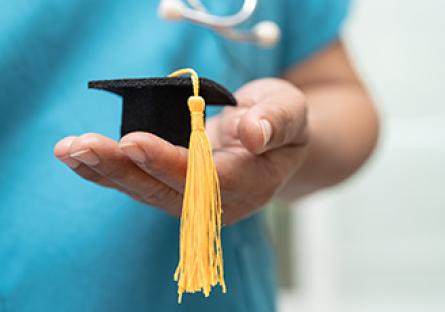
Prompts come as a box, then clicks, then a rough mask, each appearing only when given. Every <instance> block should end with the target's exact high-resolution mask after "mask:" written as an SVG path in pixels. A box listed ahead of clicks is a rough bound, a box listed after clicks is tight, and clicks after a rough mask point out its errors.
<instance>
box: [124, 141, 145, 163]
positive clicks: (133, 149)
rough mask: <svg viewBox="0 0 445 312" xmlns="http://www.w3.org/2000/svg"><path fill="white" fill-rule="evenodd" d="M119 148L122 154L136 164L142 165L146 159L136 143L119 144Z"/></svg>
mask: <svg viewBox="0 0 445 312" xmlns="http://www.w3.org/2000/svg"><path fill="white" fill-rule="evenodd" d="M119 147H120V148H121V149H122V150H123V151H124V153H125V154H126V155H127V156H128V157H130V158H131V160H133V161H134V162H136V163H144V162H145V160H146V159H147V156H146V155H145V152H144V151H143V150H142V148H140V147H139V145H137V144H136V143H133V142H129V143H121V144H120V145H119Z"/></svg>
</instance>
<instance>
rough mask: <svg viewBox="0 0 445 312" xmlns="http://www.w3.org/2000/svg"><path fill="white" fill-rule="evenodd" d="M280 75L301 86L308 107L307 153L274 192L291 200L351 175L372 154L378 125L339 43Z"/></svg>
mask: <svg viewBox="0 0 445 312" xmlns="http://www.w3.org/2000/svg"><path fill="white" fill-rule="evenodd" d="M283 77H284V79H286V80H288V81H290V82H291V83H293V84H294V85H296V86H298V87H299V88H300V89H301V90H302V91H303V93H304V94H305V97H306V103H307V106H308V128H309V136H310V139H309V140H308V151H307V156H306V158H305V161H304V163H303V164H302V165H301V167H300V169H299V170H298V171H297V172H296V173H295V174H294V175H293V177H292V178H291V179H290V180H289V182H288V183H287V184H286V185H285V186H284V187H283V188H282V190H281V192H280V193H279V194H280V196H281V197H283V198H286V199H293V198H298V197H301V196H303V195H305V194H308V193H311V192H314V191H316V190H318V189H320V188H323V187H328V186H332V185H334V184H337V183H338V182H340V181H342V180H344V179H346V178H347V177H349V176H350V175H351V174H353V173H354V172H355V171H356V170H357V169H358V168H359V167H360V166H361V165H362V164H363V163H364V162H365V161H366V159H367V158H368V157H369V156H370V154H371V153H372V151H373V149H374V147H375V145H376V142H377V138H378V130H379V125H378V117H377V113H376V110H375V108H374V106H373V103H372V100H371V99H370V97H369V95H368V94H367V91H366V90H365V87H364V86H363V84H362V83H361V81H360V79H359V78H358V76H357V75H356V73H355V71H354V69H353V67H352V65H351V63H350V61H349V59H348V56H347V53H346V51H345V49H344V47H343V45H342V44H341V42H336V43H334V44H333V45H332V46H330V47H329V48H328V49H326V50H324V51H322V52H321V53H319V54H318V55H316V56H315V57H313V58H312V59H310V60H309V61H307V62H306V63H304V64H302V65H301V66H297V67H295V68H292V69H290V70H288V71H287V72H286V73H285V74H284V76H283Z"/></svg>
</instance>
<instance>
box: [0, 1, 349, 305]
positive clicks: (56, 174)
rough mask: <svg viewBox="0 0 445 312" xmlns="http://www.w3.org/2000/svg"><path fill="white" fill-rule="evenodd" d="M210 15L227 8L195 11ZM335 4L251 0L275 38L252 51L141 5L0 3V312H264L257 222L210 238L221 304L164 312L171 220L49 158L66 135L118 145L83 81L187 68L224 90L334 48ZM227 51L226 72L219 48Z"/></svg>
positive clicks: (104, 111)
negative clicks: (219, 261)
mask: <svg viewBox="0 0 445 312" xmlns="http://www.w3.org/2000/svg"><path fill="white" fill-rule="evenodd" d="M208 2H209V4H210V3H211V4H212V6H214V7H213V9H214V10H215V11H217V12H219V13H229V12H233V11H234V10H235V9H236V8H238V7H239V6H240V1H228V0H226V1H208ZM346 2H347V1H346V0H306V1H304V0H301V1H298V0H289V1H286V0H280V1H277V0H262V1H260V6H259V8H258V11H257V14H256V15H255V18H254V19H253V20H252V21H250V22H249V25H247V26H251V25H252V24H254V23H255V22H256V21H259V20H262V19H264V18H266V19H272V20H274V21H276V22H277V23H278V24H279V25H280V26H281V27H282V30H283V40H282V42H281V44H280V45H278V46H277V47H276V48H274V49H271V50H261V49H258V48H256V47H255V46H254V45H250V44H238V43H226V42H224V41H223V40H221V39H218V38H217V37H215V36H214V35H213V34H212V33H211V32H210V31H208V30H205V29H202V28H200V27H197V26H194V25H190V24H187V23H167V22H163V21H161V20H159V19H158V18H157V16H156V10H157V4H158V3H157V1H153V0H146V1H142V0H127V1H109V0H88V1H87V0H67V1H59V0H33V1H27V0H14V1H6V0H0V21H1V22H0V33H1V36H0V124H1V136H0V146H2V151H1V154H0V311H17V312H25V311H30V312H31V311H32V312H36V311H37V312H39V311H214V312H217V311H233V312H235V311H256V312H261V311H273V310H274V304H275V303H274V300H275V299H274V296H275V293H274V288H275V284H274V272H273V259H272V256H271V251H270V246H269V245H270V242H269V241H268V237H267V232H266V231H265V230H264V224H263V222H262V219H261V216H260V215H257V216H254V217H251V218H249V219H247V220H245V221H243V222H240V223H238V224H237V225H235V226H231V227H227V228H225V229H224V230H223V244H224V258H225V268H226V282H227V285H228V294H226V295H221V294H220V290H219V289H218V288H217V289H215V290H214V291H213V292H212V296H211V297H210V298H209V299H203V298H202V296H201V295H199V294H198V295H193V296H189V295H187V296H185V298H184V302H183V304H182V305H181V306H178V305H177V303H176V285H175V283H174V282H173V281H172V274H173V271H174V269H175V266H176V263H177V260H178V259H177V252H178V250H177V249H178V220H176V219H174V218H172V217H169V216H167V215H166V214H164V213H163V212H161V211H159V210H157V209H154V208H148V207H147V206H144V205H142V204H138V203H136V202H134V201H133V200H131V199H130V198H127V197H126V196H125V195H122V194H119V193H118V192H115V191H113V190H108V189H103V188H100V187H98V186H95V185H93V184H91V183H87V182H85V181H83V180H81V179H80V178H79V177H77V176H76V175H75V174H73V173H72V172H71V171H70V170H69V169H67V168H66V167H65V166H63V165H62V164H60V163H59V162H57V161H56V160H55V159H54V157H53V156H52V148H53V145H54V144H55V143H56V142H57V140H59V139H60V138H62V137H64V136H66V135H72V134H74V135H78V134H81V133H84V132H99V133H102V134H105V135H108V136H110V137H113V138H116V139H117V138H118V132H119V125H120V111H121V105H120V99H119V98H118V97H115V96H112V95H110V94H107V93H102V92H97V91H89V90H87V88H86V85H87V82H88V81H89V80H93V79H108V78H124V77H146V76H164V75H166V74H168V73H169V72H171V71H172V70H174V69H177V68H181V67H194V68H195V69H196V70H197V71H198V72H199V73H200V74H201V75H202V76H206V77H209V78H212V79H215V80H217V81H219V82H221V83H222V84H224V85H226V86H227V87H228V88H230V89H231V90H236V88H238V87H239V86H240V85H242V84H243V83H245V82H246V81H248V80H251V79H254V78H258V77H264V76H271V75H272V76H276V75H278V74H279V73H280V72H281V71H282V70H283V69H284V68H286V67H288V66H290V65H292V64H294V63H295V64H296V63H298V62H301V61H302V60H303V59H304V58H306V57H308V56H309V55H311V54H312V53H314V52H316V51H317V50H319V49H321V48H322V47H324V46H326V45H327V44H328V43H329V42H331V41H333V40H334V39H335V38H336V36H337V34H338V31H339V27H340V24H341V21H342V20H343V18H344V16H345V13H346V11H347V3H346ZM222 45H225V46H226V48H227V49H230V51H232V52H231V54H232V55H233V56H234V57H235V59H236V61H235V62H233V61H230V59H231V58H230V57H228V56H227V54H226V53H225V52H224V49H222Z"/></svg>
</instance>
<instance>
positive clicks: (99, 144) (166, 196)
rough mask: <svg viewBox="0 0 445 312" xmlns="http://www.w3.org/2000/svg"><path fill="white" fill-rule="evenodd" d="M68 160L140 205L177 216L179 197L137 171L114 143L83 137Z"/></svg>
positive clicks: (95, 137) (78, 140)
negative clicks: (115, 185) (136, 197)
mask: <svg viewBox="0 0 445 312" xmlns="http://www.w3.org/2000/svg"><path fill="white" fill-rule="evenodd" d="M70 156H71V157H72V158H75V159H76V160H77V161H79V162H81V163H83V164H84V165H86V166H88V167H89V168H91V169H92V170H94V171H95V172H97V173H98V174H100V175H101V176H103V177H105V178H107V179H109V180H111V181H112V182H114V183H116V184H118V185H119V186H120V187H122V188H124V189H125V190H127V191H128V192H130V193H132V194H137V195H138V196H139V197H140V198H142V200H143V201H145V202H147V203H149V204H151V205H155V206H157V207H160V208H163V209H165V210H167V211H168V212H169V213H172V214H174V215H178V214H179V210H180V209H179V208H180V202H181V198H182V196H181V195H180V194H179V193H178V192H176V191H175V190H173V189H172V188H170V187H168V186H166V185H165V184H163V183H162V182H160V181H158V180H156V179H155V178H153V177H151V176H150V175H148V174H147V173H145V172H144V171H142V170H141V169H140V168H138V167H137V166H136V165H135V164H134V163H133V162H132V161H131V160H130V159H129V158H128V157H127V156H126V155H125V154H124V153H123V152H122V150H121V149H120V148H119V146H118V143H117V142H116V141H114V140H112V139H109V138H106V137H104V136H101V135H99V134H85V135H82V136H80V137H78V138H76V139H75V140H74V141H73V143H72V144H71V148H70Z"/></svg>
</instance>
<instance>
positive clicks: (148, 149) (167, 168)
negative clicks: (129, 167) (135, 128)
mask: <svg viewBox="0 0 445 312" xmlns="http://www.w3.org/2000/svg"><path fill="white" fill-rule="evenodd" d="M119 146H120V148H121V150H122V151H123V152H124V153H125V154H126V155H127V156H128V157H129V158H130V159H132V160H133V162H134V163H135V164H136V165H137V166H138V167H139V168H141V169H142V170H143V171H145V172H147V173H148V174H150V175H151V176H153V177H155V178H156V179H157V180H159V181H162V182H163V183H165V184H166V185H168V186H169V187H171V188H173V189H174V190H176V191H177V192H179V193H182V192H183V190H184V183H185V176H186V172H187V149H185V148H183V147H181V146H176V145H173V144H171V143H169V142H167V141H165V140H163V139H161V138H159V137H158V136H156V135H154V134H151V133H146V132H133V133H130V134H128V135H126V136H125V137H123V138H122V140H121V141H120V144H119Z"/></svg>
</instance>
